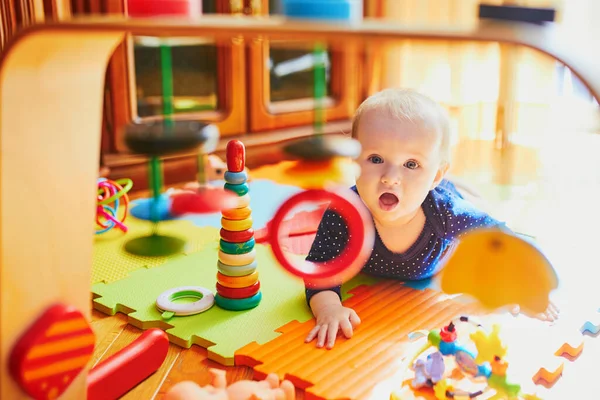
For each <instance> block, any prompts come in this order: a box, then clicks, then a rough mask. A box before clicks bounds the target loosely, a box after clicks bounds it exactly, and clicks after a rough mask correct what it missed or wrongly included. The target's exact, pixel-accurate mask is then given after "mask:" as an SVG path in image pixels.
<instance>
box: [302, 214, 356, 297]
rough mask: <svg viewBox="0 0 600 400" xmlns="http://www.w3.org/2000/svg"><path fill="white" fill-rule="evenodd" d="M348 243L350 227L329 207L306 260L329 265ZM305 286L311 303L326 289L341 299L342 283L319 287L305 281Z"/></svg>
mask: <svg viewBox="0 0 600 400" xmlns="http://www.w3.org/2000/svg"><path fill="white" fill-rule="evenodd" d="M347 243H348V227H347V225H346V223H345V222H344V220H343V218H342V217H341V216H340V215H339V214H338V213H336V212H335V211H334V210H333V209H328V210H327V211H325V213H324V214H323V218H322V219H321V222H320V223H319V228H318V229H317V234H316V236H315V240H314V241H313V244H312V246H311V249H310V251H309V253H308V256H307V257H306V260H307V261H312V262H319V263H324V264H325V265H327V261H330V260H332V259H333V258H335V257H336V256H337V255H338V254H339V253H340V252H341V251H342V250H343V249H344V247H345V246H346V244H347ZM305 286H306V301H307V302H308V303H309V304H310V299H311V298H312V296H314V295H315V294H317V293H319V292H321V291H324V290H332V291H334V292H336V293H337V294H338V296H340V299H341V285H338V286H332V287H330V288H321V289H317V288H314V287H311V285H310V284H309V283H308V282H305Z"/></svg>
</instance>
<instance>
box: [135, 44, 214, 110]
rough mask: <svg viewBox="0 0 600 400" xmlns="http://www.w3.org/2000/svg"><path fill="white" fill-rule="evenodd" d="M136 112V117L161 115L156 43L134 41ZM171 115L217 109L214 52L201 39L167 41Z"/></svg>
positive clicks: (160, 74) (159, 73)
mask: <svg viewBox="0 0 600 400" xmlns="http://www.w3.org/2000/svg"><path fill="white" fill-rule="evenodd" d="M134 41H135V42H134V43H135V45H134V60H135V81H136V93H137V108H138V110H137V111H138V115H139V116H140V117H148V116H155V115H162V114H163V103H162V94H163V93H162V80H161V79H162V67H161V56H160V47H159V46H158V45H157V44H158V43H157V42H158V39H155V38H147V37H136V38H134ZM168 43H169V45H170V46H171V49H170V50H171V59H172V69H173V75H172V79H173V108H174V113H175V114H178V113H190V112H198V111H204V110H215V109H216V108H217V104H218V101H217V100H218V99H217V48H216V46H215V45H214V44H211V43H206V42H204V43H203V42H202V39H194V40H190V39H180V40H177V39H169V40H168Z"/></svg>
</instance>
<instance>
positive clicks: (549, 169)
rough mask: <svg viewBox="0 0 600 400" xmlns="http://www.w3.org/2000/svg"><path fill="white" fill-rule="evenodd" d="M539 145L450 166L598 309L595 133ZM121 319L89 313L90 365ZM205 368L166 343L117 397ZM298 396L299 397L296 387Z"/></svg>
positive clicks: (123, 330)
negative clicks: (153, 368)
mask: <svg viewBox="0 0 600 400" xmlns="http://www.w3.org/2000/svg"><path fill="white" fill-rule="evenodd" d="M542 143H543V145H538V146H536V148H531V147H529V148H528V147H519V146H513V147H512V148H510V149H509V150H506V151H497V150H494V148H493V146H492V144H491V142H487V141H486V142H483V141H482V142H466V143H464V144H461V145H459V146H458V148H457V152H456V154H455V160H454V167H453V170H452V172H453V173H454V174H455V175H456V176H458V177H461V178H463V179H465V180H466V181H467V182H469V183H471V184H472V185H474V186H475V187H477V188H478V189H480V190H481V191H482V193H483V194H484V195H485V197H486V199H487V200H488V201H489V206H490V207H491V209H492V210H494V211H495V213H496V214H497V215H499V217H500V218H503V219H505V220H506V221H507V222H508V224H509V226H511V227H513V228H514V229H516V230H519V231H521V232H525V233H529V234H531V235H534V236H535V237H536V239H537V240H538V242H539V243H540V246H541V247H542V248H543V249H544V250H545V251H547V254H548V256H549V258H550V259H551V261H553V262H555V265H557V268H558V269H559V274H561V278H562V277H564V279H566V280H567V281H569V282H574V281H577V280H578V281H579V282H580V283H581V285H582V286H580V287H581V290H580V291H579V293H578V294H573V293H569V294H566V295H565V296H564V299H566V300H567V301H570V300H572V299H573V298H575V297H574V296H579V297H581V295H582V294H583V295H584V296H588V297H589V295H592V294H594V293H595V294H594V296H595V298H596V300H597V301H596V303H597V304H596V306H597V307H600V296H598V295H597V290H595V288H594V284H593V282H590V281H593V279H587V280H586V279H582V277H583V278H585V276H586V275H590V274H593V273H594V270H597V260H595V261H594V263H593V264H592V261H593V260H594V259H593V258H592V256H593V253H592V249H594V248H596V247H597V243H596V242H597V237H598V235H597V227H598V226H600V211H599V208H598V201H597V199H598V198H599V196H600V157H598V154H600V135H595V136H594V135H589V134H581V135H570V136H568V140H567V139H565V138H564V137H563V139H562V140H554V139H545V140H543V141H542ZM594 239H596V240H594ZM595 273H596V274H597V271H596V272H595ZM594 276H597V275H594ZM596 280H597V278H596ZM586 281H587V282H586ZM586 284H587V285H588V286H585V285H586ZM596 285H597V283H596ZM587 290H590V291H589V292H586V291H587ZM126 318H127V317H126V316H124V315H122V314H117V315H116V316H113V317H108V316H105V315H104V314H101V313H99V312H97V311H95V310H94V311H93V314H92V326H93V329H94V331H95V332H96V335H97V340H98V345H97V347H96V350H95V354H94V363H97V362H99V361H101V360H103V359H105V358H107V357H109V356H110V355H111V354H114V353H115V352H116V351H118V350H119V349H121V348H123V347H124V346H126V345H128V344H129V343H131V342H132V341H133V340H135V339H136V338H137V337H138V336H139V335H140V334H141V331H140V330H139V329H137V328H134V327H132V326H131V325H127V323H126ZM598 340H600V339H598ZM210 367H217V368H222V367H221V366H220V365H219V364H217V363H215V362H213V361H210V360H207V358H206V350H205V349H202V348H200V347H198V346H192V348H191V349H182V348H180V347H178V346H175V345H171V347H170V349H169V354H168V356H167V360H166V361H165V362H164V363H163V365H162V367H161V369H160V370H159V371H158V372H157V373H155V374H154V375H153V376H151V377H150V378H148V379H147V380H146V381H145V382H144V383H142V384H141V385H139V386H138V387H136V388H134V389H133V390H132V391H131V392H129V393H128V394H127V395H126V396H125V397H124V398H125V399H153V398H159V399H160V398H161V397H162V396H163V395H164V393H165V392H166V391H167V390H168V389H169V388H171V387H172V386H173V385H174V384H175V383H177V382H180V381H182V380H193V381H195V382H197V383H199V384H200V385H206V384H208V383H209V382H208V380H209V376H208V374H207V369H208V368H210ZM251 377H252V371H251V370H250V369H249V368H245V367H230V368H227V378H228V381H230V382H231V381H235V380H239V379H248V378H251ZM298 398H299V399H302V398H303V396H302V393H299V395H298Z"/></svg>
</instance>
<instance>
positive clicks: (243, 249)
mask: <svg viewBox="0 0 600 400" xmlns="http://www.w3.org/2000/svg"><path fill="white" fill-rule="evenodd" d="M255 243H256V241H255V239H254V238H252V239H250V240H248V241H246V242H241V243H235V242H233V243H232V242H228V241H226V240H223V239H220V240H219V248H220V249H221V251H222V252H223V253H227V254H244V253H248V252H249V251H251V250H252V249H254V245H255Z"/></svg>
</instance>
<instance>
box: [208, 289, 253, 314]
mask: <svg viewBox="0 0 600 400" xmlns="http://www.w3.org/2000/svg"><path fill="white" fill-rule="evenodd" d="M261 299H262V293H261V292H258V293H256V294H255V295H254V296H252V297H245V298H242V299H229V298H227V297H223V296H221V295H219V294H218V293H217V294H216V295H215V302H216V303H217V305H218V306H219V307H221V308H224V309H225V310H231V311H243V310H248V309H250V308H254V307H256V306H257V305H258V304H259V303H260V301H261Z"/></svg>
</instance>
